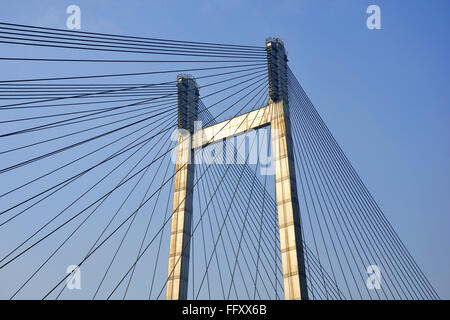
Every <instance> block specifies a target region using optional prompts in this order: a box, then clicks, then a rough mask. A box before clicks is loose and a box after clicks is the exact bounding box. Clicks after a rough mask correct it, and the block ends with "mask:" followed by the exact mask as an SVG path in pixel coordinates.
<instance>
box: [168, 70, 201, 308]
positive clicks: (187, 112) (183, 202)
mask: <svg viewBox="0 0 450 320" xmlns="http://www.w3.org/2000/svg"><path fill="white" fill-rule="evenodd" d="M198 95H199V92H198V87H197V84H196V82H195V80H194V79H193V78H192V76H189V75H180V76H178V127H179V129H182V130H180V133H179V136H178V149H177V162H176V166H175V183H174V193H173V206H172V226H171V232H170V249H169V266H168V276H167V288H166V299H168V300H178V299H187V289H188V276H189V254H190V242H191V241H190V240H191V227H192V200H193V199H192V198H193V196H192V192H193V186H194V161H193V158H194V153H193V152H192V132H193V130H194V121H196V120H197V114H198Z"/></svg>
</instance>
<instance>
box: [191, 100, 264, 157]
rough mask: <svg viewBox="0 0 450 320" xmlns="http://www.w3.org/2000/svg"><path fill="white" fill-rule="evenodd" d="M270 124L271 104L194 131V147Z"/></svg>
mask: <svg viewBox="0 0 450 320" xmlns="http://www.w3.org/2000/svg"><path fill="white" fill-rule="evenodd" d="M269 124H270V109H269V106H265V107H262V108H259V109H257V110H253V111H250V112H248V113H244V114H242V115H240V116H237V117H235V118H233V119H229V120H225V121H222V122H219V123H217V124H215V125H212V126H210V127H207V128H204V129H200V130H196V131H194V134H193V136H192V149H196V148H201V147H203V146H205V145H207V144H209V143H214V142H216V141H221V140H223V139H226V138H231V137H233V136H237V135H239V134H242V133H244V132H246V131H248V130H251V129H258V128H261V127H263V126H266V125H269Z"/></svg>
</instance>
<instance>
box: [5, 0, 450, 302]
mask: <svg viewBox="0 0 450 320" xmlns="http://www.w3.org/2000/svg"><path fill="white" fill-rule="evenodd" d="M125 3H126V4H125ZM70 4H77V5H79V6H80V7H81V12H82V30H83V31H94V32H105V33H117V34H127V35H136V36H145V37H160V38H167V39H182V40H193V41H205V42H208V41H209V42H223V43H239V44H250V45H263V43H264V39H265V38H266V37H268V36H277V37H280V38H282V39H283V40H284V41H285V45H286V48H287V49H288V52H289V64H290V67H291V69H292V70H293V72H294V73H295V74H296V76H297V78H298V79H299V80H300V82H301V84H302V86H303V87H304V88H305V91H306V92H307V94H308V95H309V97H310V99H311V101H312V102H313V103H314V104H315V106H316V108H317V109H318V111H319V113H320V114H321V115H322V117H323V118H324V120H325V122H326V123H327V125H328V127H329V128H330V130H331V132H332V133H333V134H334V135H335V138H336V140H337V141H338V142H339V144H340V145H341V147H342V149H343V150H344V151H345V153H346V154H347V156H348V158H349V159H350V161H351V162H352V164H353V165H354V167H355V168H356V170H357V171H358V173H359V174H360V176H361V177H362V179H363V181H364V182H365V184H366V186H367V187H368V189H369V190H370V191H371V193H372V195H373V196H374V198H375V199H376V200H377V201H378V203H379V205H380V207H381V208H382V209H383V211H384V213H385V214H386V216H387V217H388V219H389V220H390V221H391V223H392V224H393V226H394V228H395V229H396V230H397V232H398V234H399V236H400V238H401V239H402V240H403V241H404V242H405V244H406V246H407V247H408V248H409V249H410V250H411V251H412V252H413V256H414V257H415V258H416V260H417V262H418V264H419V265H420V266H421V267H422V268H423V270H424V271H425V274H426V275H427V276H428V277H429V279H430V280H431V282H432V284H433V285H434V286H435V288H436V289H437V291H438V293H439V294H441V296H442V297H444V298H450V275H449V272H448V269H449V268H448V267H449V265H450V255H449V254H448V252H449V244H450V234H449V232H448V228H449V226H450V197H449V190H450V162H449V161H448V159H449V156H450V148H449V138H450V126H449V120H450V102H449V101H450V99H449V98H450V93H449V90H448V83H449V80H450V76H449V75H450V61H449V59H448V53H449V49H450V44H449V41H448V33H449V31H450V19H448V13H449V12H450V2H449V1H446V0H442V1H438V0H434V1H425V0H413V1H406V0H397V1H379V0H371V1H365V0H328V1H324V0H309V1H306V0H305V1H294V0H292V1H287V0H285V1H283V0H279V1H265V0H264V1H238V0H227V1H219V0H208V1H172V0H171V1H132V0H129V1H127V2H119V1H115V2H112V1H100V0H98V1H92V0H91V1H65V0H64V1H61V0H58V1H56V0H54V1H51V0H39V1H17V0H3V1H2V3H1V6H0V20H1V21H6V22H13V23H23V24H31V25H39V26H47V27H56V28H64V27H65V20H66V17H67V15H66V13H65V9H66V7H67V6H68V5H70ZM371 4H376V5H378V6H380V8H381V26H382V29H381V30H368V29H367V28H366V19H367V16H368V15H367V14H366V8H367V6H368V5H371ZM446 39H447V40H446ZM17 52H20V51H17ZM0 55H1V54H0ZM134 68H135V69H136V68H137V67H134ZM2 69H3V70H7V73H8V76H7V78H19V75H20V74H22V73H23V74H25V73H26V71H27V70H21V69H20V67H19V69H18V70H11V69H10V68H9V67H8V66H5V67H4V66H3V65H2V68H1V69H0V70H2ZM11 72H12V73H11ZM2 73H3V74H2V76H1V78H5V76H4V71H2ZM11 74H12V75H11Z"/></svg>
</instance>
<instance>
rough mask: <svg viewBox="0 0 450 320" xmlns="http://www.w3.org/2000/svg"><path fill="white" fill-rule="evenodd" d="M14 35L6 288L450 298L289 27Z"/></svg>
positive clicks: (9, 48)
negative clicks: (375, 191) (267, 33)
mask: <svg viewBox="0 0 450 320" xmlns="http://www.w3.org/2000/svg"><path fill="white" fill-rule="evenodd" d="M0 46H1V47H2V54H1V57H0V63H2V64H10V65H14V66H15V67H16V68H17V69H18V70H21V72H23V73H24V74H27V75H30V76H29V77H17V76H16V75H15V74H9V73H2V76H1V80H0V100H2V101H1V102H0V103H1V105H0V114H1V117H0V122H1V124H2V125H1V130H0V139H1V140H0V141H1V142H0V154H1V166H0V175H1V178H2V179H1V181H2V184H1V187H0V188H1V189H0V237H1V238H0V240H1V243H2V246H1V251H0V282H1V283H2V290H1V297H2V298H4V299H21V298H44V299H70V298H84V299H133V298H134V299H165V298H167V299H438V298H439V296H438V294H437V293H436V291H435V290H434V289H433V287H432V285H431V284H430V282H429V280H428V279H427V277H426V276H425V274H424V273H423V271H422V270H421V268H420V266H419V265H418V264H417V263H416V262H415V260H414V258H413V255H412V254H411V252H410V251H409V250H408V249H407V248H406V247H405V245H404V244H403V242H402V241H401V239H400V238H399V237H398V235H397V234H396V232H395V230H394V227H393V226H392V225H391V224H390V223H389V221H388V220H387V218H386V216H385V215H384V213H383V211H382V210H381V208H380V207H379V206H378V205H377V203H376V201H375V200H374V199H373V197H372V196H371V194H370V192H369V191H368V189H367V188H366V187H365V186H364V183H363V182H362V180H361V178H360V177H359V176H358V174H357V172H356V171H355V170H354V168H353V166H352V165H351V163H350V161H349V160H348V158H347V157H346V155H345V154H344V152H343V151H342V149H341V148H340V147H339V145H338V143H337V141H336V140H335V139H334V137H333V135H332V134H331V132H330V131H329V130H328V128H327V126H326V124H325V123H324V121H323V120H322V118H321V117H320V115H319V113H318V112H317V110H316V108H315V107H314V105H313V104H312V102H311V101H310V100H309V98H308V96H307V95H306V93H305V91H304V90H303V88H302V86H301V84H300V82H299V81H298V80H297V78H296V76H295V75H294V73H293V72H292V71H291V69H290V68H289V65H288V59H287V51H286V49H285V48H284V43H283V42H282V41H281V40H280V39H277V38H270V39H267V40H266V42H265V43H263V45H260V46H253V45H236V44H221V43H205V42H193V41H180V40H167V39H159V38H158V39H156V38H145V37H134V36H124V35H113V34H104V33H93V32H72V31H66V30H60V29H52V28H43V27H35V26H26V25H19V24H11V23H0ZM18 48H19V49H24V50H20V51H17V50H18ZM17 52H20V54H19V55H18V54H17ZM18 73H19V71H18ZM72 270H74V271H73V272H71V271H72ZM77 282H78V287H77Z"/></svg>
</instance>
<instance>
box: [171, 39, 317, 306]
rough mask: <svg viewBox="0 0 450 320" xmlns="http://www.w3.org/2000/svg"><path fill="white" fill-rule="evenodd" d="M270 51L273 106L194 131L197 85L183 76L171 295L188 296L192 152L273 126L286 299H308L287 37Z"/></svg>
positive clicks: (180, 80)
mask: <svg viewBox="0 0 450 320" xmlns="http://www.w3.org/2000/svg"><path fill="white" fill-rule="evenodd" d="M266 51H267V63H268V75H269V79H268V80H269V104H268V105H267V106H264V107H262V108H260V109H258V110H254V111H251V112H249V113H246V114H243V115H240V116H237V117H235V118H233V119H229V120H226V121H223V122H221V123H218V124H215V125H212V126H210V127H207V128H203V129H200V130H197V131H195V132H194V131H193V129H194V121H195V120H196V119H197V114H198V94H199V93H198V87H197V84H196V83H195V80H194V79H193V78H192V77H190V76H186V75H183V76H179V77H178V111H179V112H178V125H179V128H180V129H184V130H186V131H185V135H182V134H180V136H179V138H178V149H177V164H176V174H175V185H174V198H173V216H172V229H171V234H170V237H171V238H170V251H169V270H168V273H169V275H168V282H167V291H166V298H167V299H186V297H187V284H188V274H189V250H190V246H189V242H190V237H191V234H190V232H191V224H192V197H193V196H192V192H193V178H194V161H193V160H194V159H193V154H194V152H193V150H194V149H196V148H201V147H203V146H205V145H207V144H209V143H212V142H216V141H220V140H222V139H226V138H229V137H232V136H234V135H237V134H242V133H244V132H245V131H247V130H250V129H257V128H260V127H263V126H267V125H270V132H271V139H272V157H273V165H274V168H275V197H276V205H277V213H278V227H279V238H280V250H281V264H282V273H283V289H284V298H285V299H286V300H300V299H308V292H307V286H306V281H307V280H306V273H305V260H304V250H303V240H302V232H301V225H300V206H299V202H298V193H297V182H296V175H295V162H294V150H293V141H292V133H291V122H290V115H289V100H288V89H287V87H288V86H287V52H286V50H285V48H284V43H283V41H282V40H280V39H278V38H269V39H267V40H266ZM187 133H190V134H187Z"/></svg>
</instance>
